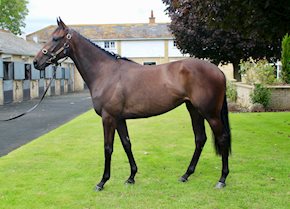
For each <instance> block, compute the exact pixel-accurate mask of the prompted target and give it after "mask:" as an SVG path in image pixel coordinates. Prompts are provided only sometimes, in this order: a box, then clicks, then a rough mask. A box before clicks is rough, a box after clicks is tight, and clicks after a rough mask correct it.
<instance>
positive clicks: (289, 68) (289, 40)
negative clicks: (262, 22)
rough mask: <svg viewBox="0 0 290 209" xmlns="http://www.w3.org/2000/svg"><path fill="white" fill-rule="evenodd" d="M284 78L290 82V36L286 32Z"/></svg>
mask: <svg viewBox="0 0 290 209" xmlns="http://www.w3.org/2000/svg"><path fill="white" fill-rule="evenodd" d="M281 63H282V80H283V81H284V82H285V83H289V84H290V36H289V35H288V34H286V35H285V36H284V38H283V40H282V52H281Z"/></svg>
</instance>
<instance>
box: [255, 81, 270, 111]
mask: <svg viewBox="0 0 290 209" xmlns="http://www.w3.org/2000/svg"><path fill="white" fill-rule="evenodd" d="M254 86H255V87H254V90H253V91H252V92H251V94H250V98H251V101H252V103H253V104H255V103H259V104H262V105H263V107H264V108H267V107H268V106H269V103H270V96H271V91H270V90H269V89H267V88H266V87H264V86H263V85H262V84H255V85H254Z"/></svg>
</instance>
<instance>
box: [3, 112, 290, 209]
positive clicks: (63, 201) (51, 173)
mask: <svg viewBox="0 0 290 209" xmlns="http://www.w3.org/2000/svg"><path fill="white" fill-rule="evenodd" d="M230 121H231V127H232V136H233V142H232V144H233V148H232V150H233V154H232V156H231V157H230V174H229V176H228V179H227V187H226V188H224V189H222V190H217V189H214V186H215V184H216V182H217V180H218V179H219V177H220V170H221V159H220V157H217V156H216V155H215V152H214V148H213V146H212V140H211V133H210V131H209V129H208V128H207V130H208V141H207V144H206V146H205V148H204V151H203V153H202V156H201V159H200V162H199V164H198V166H197V169H196V173H195V174H193V175H192V176H191V178H190V179H189V181H188V182H187V183H181V182H179V181H178V178H179V177H180V176H181V175H182V174H183V173H184V172H185V170H186V169H187V166H188V164H189V162H190V160H191V157H192V154H193V150H194V140H193V134H192V131H191V125H190V120H189V116H188V114H187V111H186V109H185V107H183V106H182V107H180V108H177V109H175V110H174V111H171V112H170V113H167V114H165V115H162V116H158V117H154V118H148V119H142V120H131V121H129V123H128V127H129V131H130V135H131V141H132V146H133V152H134V154H135V159H136V162H137V165H138V168H139V172H138V174H137V176H136V184H135V185H133V186H131V185H124V181H125V180H126V179H127V177H128V176H129V172H130V171H129V164H128V162H127V157H126V155H125V152H124V150H123V148H122V146H121V143H120V140H119V139H118V138H116V140H115V149H114V154H113V159H112V173H111V179H110V180H109V182H108V183H107V184H106V185H105V189H104V190H103V191H102V192H95V191H94V186H95V184H96V183H98V182H99V180H100V179H101V176H102V173H103V166H104V154H103V137H102V135H103V134H102V133H103V132H102V127H101V121H100V118H99V117H98V116H96V115H95V114H94V112H93V111H89V112H87V113H85V114H83V115H81V116H80V117H77V118H76V119H74V120H72V121H71V122H69V123H67V124H65V125H63V126H61V127H60V128H58V129H56V130H54V131H52V132H50V133H48V134H46V135H44V136H42V137H40V138H38V139H36V140H34V141H33V142H31V143H29V144H27V145H25V146H23V147H21V148H19V149H18V150H15V151H14V152H12V153H10V154H9V155H7V156H5V157H2V158H0V208H1V209H10V208H11V209H22V208H23V209H33V208H36V209H40V208H45V209H50V208H51V209H66V208H67V209H74V208H75V209H84V208H102V209H103V208H110V209H115V208H126V209H127V208H134V209H135V208H146V209H147V208H148V209H156V208H162V209H163V208H164V209H168V208H206V209H208V208H230V209H233V208H269V209H270V208H271V209H272V208H279V209H281V208H289V207H290V206H289V205H290V201H289V200H290V112H284V113H243V114H230Z"/></svg>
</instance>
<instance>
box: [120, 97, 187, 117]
mask: <svg viewBox="0 0 290 209" xmlns="http://www.w3.org/2000/svg"><path fill="white" fill-rule="evenodd" d="M183 102H184V99H183V98H181V97H176V98H174V97H166V96H165V95H163V96H160V97H157V98H146V97H143V98H139V99H138V100H136V101H134V102H131V103H129V104H128V105H127V106H125V108H124V110H123V117H124V118H145V117H151V116H155V115H160V114H163V113H165V112H168V111H170V110H172V109H174V108H176V107H177V106H179V105H181V104H182V103H183Z"/></svg>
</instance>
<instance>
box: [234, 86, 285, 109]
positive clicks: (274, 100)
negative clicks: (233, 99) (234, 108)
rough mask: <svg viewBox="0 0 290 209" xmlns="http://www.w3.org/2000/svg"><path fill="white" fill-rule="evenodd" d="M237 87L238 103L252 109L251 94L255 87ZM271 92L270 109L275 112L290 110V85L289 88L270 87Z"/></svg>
mask: <svg viewBox="0 0 290 209" xmlns="http://www.w3.org/2000/svg"><path fill="white" fill-rule="evenodd" d="M235 85H236V87H237V96H238V98H237V103H238V104H239V105H241V106H242V107H246V108H248V107H250V106H251V105H252V102H251V99H250V93H251V92H252V91H253V89H254V86H251V85H248V84H244V83H239V82H237V83H235ZM267 88H269V89H270V90H271V99H270V104H269V109H273V110H290V85H288V86H268V87H267Z"/></svg>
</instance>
